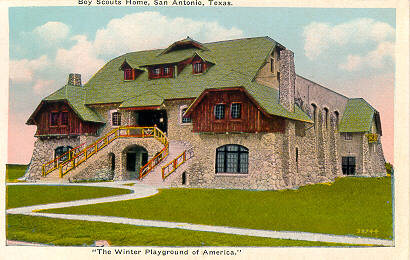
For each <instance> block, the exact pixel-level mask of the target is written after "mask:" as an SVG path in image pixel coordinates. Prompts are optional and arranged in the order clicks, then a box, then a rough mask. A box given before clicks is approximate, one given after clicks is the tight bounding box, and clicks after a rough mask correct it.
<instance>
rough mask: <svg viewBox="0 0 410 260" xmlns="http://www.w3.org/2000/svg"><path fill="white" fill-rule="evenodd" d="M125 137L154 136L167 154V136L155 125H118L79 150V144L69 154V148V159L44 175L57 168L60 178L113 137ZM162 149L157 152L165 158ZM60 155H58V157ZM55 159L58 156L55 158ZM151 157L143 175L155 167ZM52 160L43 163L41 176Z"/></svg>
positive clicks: (109, 141) (113, 138)
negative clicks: (149, 164)
mask: <svg viewBox="0 0 410 260" xmlns="http://www.w3.org/2000/svg"><path fill="white" fill-rule="evenodd" d="M126 137H138V138H148V137H154V138H156V139H157V140H158V141H160V142H161V143H162V144H163V145H164V146H165V148H166V149H165V148H164V149H165V150H166V155H168V138H167V137H166V136H165V134H164V133H163V132H162V131H161V130H159V129H158V128H156V127H155V126H154V127H138V126H121V127H118V128H116V129H114V130H112V131H110V132H109V133H108V134H106V135H105V136H103V137H101V138H100V139H98V140H97V141H95V142H94V143H92V144H91V145H89V146H87V147H86V148H84V149H82V150H79V148H80V147H81V146H79V147H76V149H78V150H79V151H78V152H74V153H72V154H71V153H69V152H70V151H73V150H74V149H73V150H70V151H69V152H67V153H69V155H70V154H71V156H70V159H68V160H66V161H64V162H61V163H59V165H58V166H57V167H55V168H53V169H51V170H50V169H48V172H47V173H46V174H45V175H47V174H48V173H50V172H51V171H53V170H55V169H57V168H59V175H60V178H62V177H63V176H64V175H65V174H67V173H68V172H69V171H71V170H72V169H74V168H75V167H77V166H78V165H80V164H81V163H83V162H84V161H86V160H88V159H89V158H90V157H91V156H93V155H94V154H96V153H97V152H98V151H100V150H101V149H103V148H104V147H105V146H107V145H108V144H110V143H111V142H112V141H114V140H115V139H117V138H126ZM83 145H84V144H83ZM164 149H163V150H164ZM163 150H161V152H160V153H159V154H161V156H162V159H163V158H165V156H166V155H165V154H164V153H163V152H162V151H163ZM76 151H77V150H76ZM64 155H65V154H64ZM64 155H62V156H64ZM62 156H60V158H61V157H62ZM154 158H155V157H154ZM154 158H153V159H154ZM57 159H58V158H56V160H57ZM153 159H151V160H150V162H151V165H153V166H152V167H151V168H149V167H148V168H149V170H148V171H147V170H145V172H144V174H145V175H146V174H148V173H149V172H150V171H151V170H152V168H153V167H155V165H156V164H155V165H154V164H153V163H152V162H153V161H154V160H153ZM162 159H161V160H162ZM54 161H55V160H53V161H51V162H49V163H47V164H44V165H43V176H45V175H44V173H45V172H46V171H45V169H46V167H47V165H49V164H51V163H52V162H54ZM144 167H145V166H144Z"/></svg>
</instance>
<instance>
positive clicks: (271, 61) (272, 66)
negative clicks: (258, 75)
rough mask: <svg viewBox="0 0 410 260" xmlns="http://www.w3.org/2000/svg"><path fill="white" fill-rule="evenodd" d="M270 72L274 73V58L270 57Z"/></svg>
mask: <svg viewBox="0 0 410 260" xmlns="http://www.w3.org/2000/svg"><path fill="white" fill-rule="evenodd" d="M270 72H272V73H275V60H274V59H273V58H270Z"/></svg>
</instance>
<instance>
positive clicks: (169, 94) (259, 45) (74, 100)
mask: <svg viewBox="0 0 410 260" xmlns="http://www.w3.org/2000/svg"><path fill="white" fill-rule="evenodd" d="M187 43H189V44H191V43H192V44H193V40H192V39H189V38H188V39H185V40H183V41H180V42H177V43H174V44H173V45H171V46H170V47H168V48H167V49H163V50H161V49H160V50H150V51H139V52H133V53H128V54H125V55H122V56H120V57H118V58H115V59H113V60H111V61H109V62H108V63H107V64H106V65H105V66H104V67H103V68H101V69H100V70H99V71H98V72H97V73H96V74H95V75H94V76H93V77H92V78H91V79H90V80H89V81H88V82H87V83H86V84H85V85H84V86H83V87H82V88H78V87H77V88H75V89H74V88H73V87H65V88H63V89H61V90H59V91H57V92H56V93H54V94H52V95H50V96H49V97H47V98H46V99H45V100H61V99H67V100H68V101H69V103H70V104H73V105H72V106H73V107H75V109H76V112H77V113H78V114H79V116H80V117H81V118H83V119H84V120H88V121H93V122H94V121H100V120H101V119H99V118H97V117H98V115H97V114H96V113H93V110H92V109H91V108H89V107H87V105H95V104H107V103H119V104H121V105H120V108H124V109H125V108H131V107H150V106H158V105H160V104H162V103H163V101H164V100H170V99H185V98H192V99H195V98H197V97H199V96H200V95H201V93H202V92H203V91H204V90H205V89H209V88H224V87H243V88H244V89H246V92H247V93H248V94H249V95H250V96H252V98H253V99H254V100H255V101H256V102H257V103H258V104H259V105H260V106H261V107H262V109H263V110H264V111H266V113H268V114H272V115H278V116H282V117H286V118H290V119H295V120H301V121H306V122H312V120H311V119H310V117H309V116H308V115H307V114H305V113H304V112H303V111H302V110H301V109H300V108H298V107H296V108H295V112H294V113H290V112H288V111H287V110H286V109H285V108H283V107H282V106H281V105H280V104H279V94H278V91H277V90H275V89H272V88H270V87H267V86H263V85H260V84H257V83H255V82H254V81H253V79H254V77H255V76H256V75H257V74H258V72H259V70H260V68H261V67H262V66H263V64H264V63H265V60H266V57H268V56H269V55H270V54H271V53H272V51H273V50H274V49H275V48H277V47H279V48H283V46H281V45H280V44H278V43H277V42H275V41H273V40H272V39H271V38H269V37H257V38H245V39H238V40H230V41H222V42H213V43H206V44H199V43H197V42H195V44H199V45H200V46H199V47H198V48H182V49H178V48H175V46H177V45H179V44H187ZM195 56H199V57H200V58H201V59H203V60H205V61H207V62H209V63H212V64H214V66H212V68H210V69H208V70H207V71H206V72H205V73H202V74H200V75H195V74H193V73H192V70H191V69H187V68H185V69H183V70H182V71H181V72H180V73H179V74H178V76H176V77H174V78H159V79H153V80H150V79H148V75H147V74H148V72H147V71H146V70H143V72H142V74H141V75H139V77H138V78H136V79H135V80H130V81H124V75H123V72H122V71H121V70H119V68H121V66H122V65H123V64H124V62H127V64H129V65H130V66H131V67H133V68H142V67H143V66H148V65H154V64H169V63H176V62H179V61H184V60H186V59H189V58H193V57H195ZM66 92H67V93H69V94H68V96H64V95H62V93H66ZM72 92H73V93H72ZM74 92H75V93H74Z"/></svg>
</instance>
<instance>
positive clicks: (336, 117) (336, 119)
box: [334, 111, 339, 129]
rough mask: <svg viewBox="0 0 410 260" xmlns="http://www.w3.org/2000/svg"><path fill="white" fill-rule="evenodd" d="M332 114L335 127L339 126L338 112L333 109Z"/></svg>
mask: <svg viewBox="0 0 410 260" xmlns="http://www.w3.org/2000/svg"><path fill="white" fill-rule="evenodd" d="M334 116H335V128H336V129H337V128H338V127H339V112H337V111H335V112H334Z"/></svg>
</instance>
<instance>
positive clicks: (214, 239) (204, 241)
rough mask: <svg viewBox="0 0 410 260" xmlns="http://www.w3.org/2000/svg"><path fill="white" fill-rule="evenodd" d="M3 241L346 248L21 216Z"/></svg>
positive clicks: (10, 219) (10, 224)
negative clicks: (105, 241)
mask: <svg viewBox="0 0 410 260" xmlns="http://www.w3.org/2000/svg"><path fill="white" fill-rule="evenodd" d="M7 239H8V240H18V241H27V242H36V243H42V244H53V245H60V246H83V245H92V244H93V243H94V241H97V240H107V241H110V243H111V245H114V246H242V247H243V246H255V247H267V246H269V247H272V246H282V247H284V246H286V247H287V246H349V245H346V244H336V243H322V242H310V241H297V240H284V239H273V238H263V237H249V236H240V235H229V234H219V233H212V232H199V231H190V230H180V229H167V228H152V227H138V226H132V225H123V224H112V223H101V222H88V221H80V220H65V219H52V218H44V217H33V216H24V215H7ZM355 246H357V245H355Z"/></svg>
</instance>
